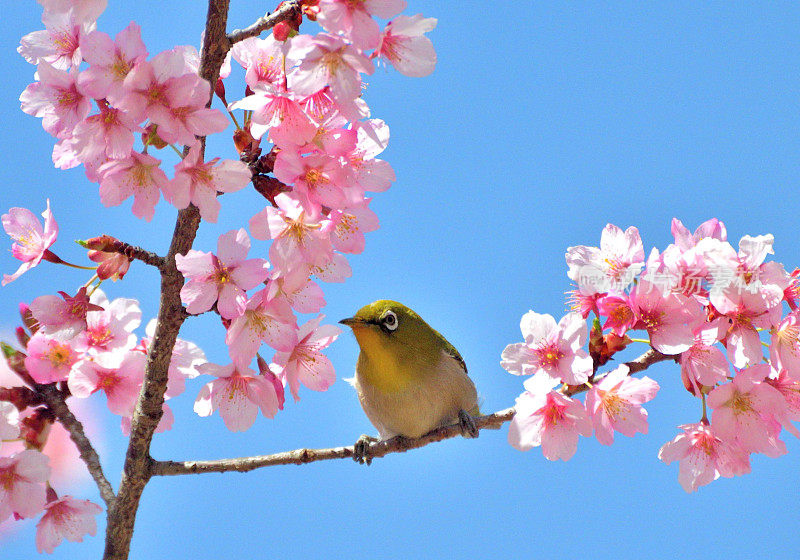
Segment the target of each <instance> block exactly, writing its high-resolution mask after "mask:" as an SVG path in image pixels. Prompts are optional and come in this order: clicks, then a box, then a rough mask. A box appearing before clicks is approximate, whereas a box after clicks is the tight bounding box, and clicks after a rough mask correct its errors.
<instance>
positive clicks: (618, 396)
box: [586, 365, 659, 445]
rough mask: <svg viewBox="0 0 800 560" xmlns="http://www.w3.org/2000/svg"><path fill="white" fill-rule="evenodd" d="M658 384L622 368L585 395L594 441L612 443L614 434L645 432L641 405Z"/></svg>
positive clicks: (645, 417)
mask: <svg viewBox="0 0 800 560" xmlns="http://www.w3.org/2000/svg"><path fill="white" fill-rule="evenodd" d="M658 389H659V387H658V383H656V382H655V381H653V380H652V379H650V378H649V377H642V378H634V377H630V376H629V369H628V366H626V365H621V366H619V367H618V368H616V369H614V370H612V371H610V372H609V373H607V374H606V375H605V377H603V378H602V379H601V380H600V382H599V383H595V384H594V385H593V386H592V388H591V389H590V390H589V393H588V394H587V395H586V410H587V411H588V413H589V415H590V416H591V417H592V420H593V423H594V431H595V435H596V436H597V441H599V442H600V443H602V444H603V445H611V444H612V443H614V432H615V431H617V432H619V433H621V434H623V435H626V436H629V437H630V436H633V435H634V434H635V433H636V432H641V433H643V434H646V433H647V411H646V410H645V409H644V408H642V406H641V405H642V404H643V403H646V402H647V401H650V400H653V397H655V396H656V392H658Z"/></svg>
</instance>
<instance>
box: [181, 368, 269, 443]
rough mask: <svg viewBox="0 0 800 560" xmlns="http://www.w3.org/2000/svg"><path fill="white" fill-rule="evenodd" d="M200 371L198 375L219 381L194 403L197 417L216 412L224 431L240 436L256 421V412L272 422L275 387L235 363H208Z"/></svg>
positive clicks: (214, 382) (207, 388)
mask: <svg viewBox="0 0 800 560" xmlns="http://www.w3.org/2000/svg"><path fill="white" fill-rule="evenodd" d="M199 369H200V371H201V373H204V374H208V375H214V376H216V377H217V378H218V379H215V380H214V381H212V382H211V383H208V384H207V385H204V386H203V388H202V389H200V393H199V394H198V395H197V400H195V403H194V411H195V412H196V413H197V414H198V415H200V416H210V415H211V414H213V412H214V411H215V410H219V413H220V415H221V416H222V420H223V421H224V422H225V427H226V428H228V429H229V430H230V431H232V432H243V431H245V430H247V429H249V428H250V426H252V425H253V423H254V422H255V421H256V417H257V416H258V409H259V408H260V409H261V413H262V414H263V415H264V416H266V417H267V418H274V417H275V414H276V413H277V412H278V394H277V392H276V390H275V386H274V385H273V384H272V382H271V381H270V380H269V379H267V378H266V377H264V376H262V375H256V372H255V371H253V370H252V369H250V368H249V367H246V366H243V365H236V364H235V363H232V364H230V365H227V366H219V365H217V364H212V363H207V364H203V365H201V366H200V368H199Z"/></svg>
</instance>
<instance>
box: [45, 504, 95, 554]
mask: <svg viewBox="0 0 800 560" xmlns="http://www.w3.org/2000/svg"><path fill="white" fill-rule="evenodd" d="M44 509H45V513H44V515H43V516H42V518H41V519H40V520H39V522H38V523H37V524H36V550H38V551H39V552H47V553H48V554H52V553H53V551H54V550H55V548H56V547H57V546H58V545H59V544H61V541H62V540H64V539H67V540H68V541H71V542H83V535H85V534H89V535H92V536H94V535H95V534H96V533H97V521H95V519H94V516H95V515H97V514H99V513H102V512H103V508H101V507H100V506H98V505H97V504H93V503H92V502H90V501H89V500H78V499H76V498H73V497H72V496H64V497H62V498H58V499H56V500H53V501H52V502H50V503H48V504H47V505H45V506H44Z"/></svg>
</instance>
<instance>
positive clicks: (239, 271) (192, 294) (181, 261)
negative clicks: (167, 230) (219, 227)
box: [175, 229, 269, 319]
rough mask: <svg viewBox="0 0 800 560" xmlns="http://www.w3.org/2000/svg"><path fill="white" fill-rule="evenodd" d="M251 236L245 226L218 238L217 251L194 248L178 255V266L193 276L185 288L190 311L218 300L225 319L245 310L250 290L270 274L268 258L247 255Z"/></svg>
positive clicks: (205, 308) (183, 293)
mask: <svg viewBox="0 0 800 560" xmlns="http://www.w3.org/2000/svg"><path fill="white" fill-rule="evenodd" d="M249 250H250V238H249V237H248V236H247V232H245V230H244V229H239V230H233V231H229V232H228V233H226V234H224V235H221V236H220V237H219V240H218V242H217V254H216V255H214V254H212V253H203V252H202V251H196V250H190V251H189V252H188V253H186V256H183V255H176V256H175V264H176V265H177V267H178V270H180V271H181V273H182V274H183V275H184V276H185V277H186V278H188V279H189V281H188V282H187V283H186V284H185V285H184V286H183V288H182V289H181V300H182V301H183V302H184V303H185V304H186V311H188V312H189V313H192V314H197V313H203V312H205V311H208V310H209V309H211V307H212V306H213V305H214V303H217V311H219V314H220V315H221V316H222V317H223V318H225V319H235V318H236V317H238V316H240V315H241V314H242V313H244V311H245V307H246V304H247V294H246V293H245V292H246V291H247V290H250V289H252V288H255V287H256V286H258V285H259V284H261V283H262V282H264V281H265V280H266V279H267V277H268V276H269V263H268V262H267V261H265V260H264V259H247V258H246V257H247V252H248V251H249Z"/></svg>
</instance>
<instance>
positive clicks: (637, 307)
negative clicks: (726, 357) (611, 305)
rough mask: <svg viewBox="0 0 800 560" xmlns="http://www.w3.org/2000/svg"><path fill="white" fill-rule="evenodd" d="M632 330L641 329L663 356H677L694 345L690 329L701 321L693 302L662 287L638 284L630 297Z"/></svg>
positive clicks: (697, 307) (699, 309) (698, 306)
mask: <svg viewBox="0 0 800 560" xmlns="http://www.w3.org/2000/svg"><path fill="white" fill-rule="evenodd" d="M630 304H631V309H633V312H634V314H635V315H636V325H635V328H644V329H646V330H647V333H648V334H649V335H650V344H651V345H652V346H653V348H655V349H656V350H658V351H659V352H661V353H663V354H680V353H681V352H684V351H685V350H688V349H689V347H690V346H691V345H692V343H693V342H694V335H693V329H694V328H695V326H696V325H697V324H699V323H700V322H702V321H703V320H704V316H703V311H702V309H701V307H700V304H698V303H697V302H696V301H695V300H694V299H691V298H688V297H686V296H684V295H682V294H679V293H673V292H670V291H669V289H668V288H667V287H665V286H662V285H659V284H653V283H651V282H648V281H646V280H642V281H640V282H639V283H638V284H637V285H636V287H635V288H634V289H633V291H632V292H631V294H630Z"/></svg>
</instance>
